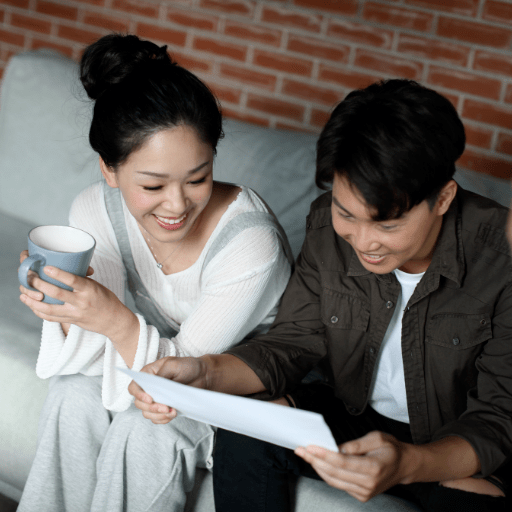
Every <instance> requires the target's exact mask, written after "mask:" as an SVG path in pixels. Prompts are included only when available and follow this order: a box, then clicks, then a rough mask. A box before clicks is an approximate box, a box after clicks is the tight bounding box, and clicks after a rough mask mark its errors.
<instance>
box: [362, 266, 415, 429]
mask: <svg viewBox="0 0 512 512" xmlns="http://www.w3.org/2000/svg"><path fill="white" fill-rule="evenodd" d="M394 274H395V276H396V278H397V279H398V282H399V283H400V285H401V287H402V290H401V292H400V294H399V296H398V303H397V305H396V308H395V312H394V314H393V317H392V318H391V322H390V323H389V325H388V329H387V331H386V335H385V336H384V340H383V341H382V345H381V347H380V350H379V354H378V356H377V362H376V365H375V370H374V372H373V380H372V386H371V388H370V399H369V402H368V403H369V404H370V406H371V407H372V408H373V409H375V410H376V411H377V412H378V413H379V414H382V415H383V416H386V417H387V418H392V419H394V420H396V421H401V422H403V423H409V412H408V410H407V394H406V390H405V378H404V363H403V359H402V318H403V316H404V309H405V308H406V307H407V303H408V302H409V299H410V298H411V296H412V294H413V293H414V290H415V288H416V285H417V284H418V283H419V282H420V281H421V278H422V277H423V275H424V274H425V272H422V273H421V274H408V273H406V272H402V271H401V270H398V269H396V270H395V271H394Z"/></svg>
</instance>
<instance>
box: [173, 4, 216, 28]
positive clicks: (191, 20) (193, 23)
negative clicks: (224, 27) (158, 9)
mask: <svg viewBox="0 0 512 512" xmlns="http://www.w3.org/2000/svg"><path fill="white" fill-rule="evenodd" d="M167 19H168V20H169V21H170V22H172V23H176V24H177V25H183V26H185V27H190V28H198V29H199V30H212V31H215V30H217V27H218V25H219V18H217V17H216V16H202V15H199V14H195V13H190V12H187V11H183V10H177V9H174V10H171V11H168V12H167Z"/></svg>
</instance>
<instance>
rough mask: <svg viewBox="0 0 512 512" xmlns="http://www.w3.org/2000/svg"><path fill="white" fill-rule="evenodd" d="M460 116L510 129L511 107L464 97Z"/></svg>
mask: <svg viewBox="0 0 512 512" xmlns="http://www.w3.org/2000/svg"><path fill="white" fill-rule="evenodd" d="M462 116H463V117H465V118H468V119H472V120H473V121H480V122H481V123H487V124H490V125H494V126H501V127H502V128H506V129H510V127H511V126H512V108H510V107H502V106H500V105H495V104H490V103H483V102H481V101H477V100H472V99H465V100H464V105H463V108H462Z"/></svg>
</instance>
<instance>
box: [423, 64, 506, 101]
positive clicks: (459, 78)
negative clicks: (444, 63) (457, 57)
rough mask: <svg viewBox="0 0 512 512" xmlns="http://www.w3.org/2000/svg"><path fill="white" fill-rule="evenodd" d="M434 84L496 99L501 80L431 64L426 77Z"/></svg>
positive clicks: (498, 95)
mask: <svg viewBox="0 0 512 512" xmlns="http://www.w3.org/2000/svg"><path fill="white" fill-rule="evenodd" d="M427 81H428V83H429V84H432V85H434V86H441V87H446V88H447V89H455V90H456V91H461V92H465V93H469V94H474V95H475V96H482V97H484V98H490V99H494V100H497V99H499V97H500V90H501V81H500V80H495V79H493V78H487V77H485V76H481V75H476V74H473V73H467V72H465V71H459V70H456V69H448V68H441V67H438V66H432V67H431V68H430V72H429V75H428V79H427Z"/></svg>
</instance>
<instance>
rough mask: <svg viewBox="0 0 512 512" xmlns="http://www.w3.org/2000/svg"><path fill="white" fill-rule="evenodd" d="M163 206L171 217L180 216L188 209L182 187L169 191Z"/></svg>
mask: <svg viewBox="0 0 512 512" xmlns="http://www.w3.org/2000/svg"><path fill="white" fill-rule="evenodd" d="M163 206H164V207H165V208H166V209H167V210H168V211H169V213H170V214H171V215H176V216H179V215H180V214H182V213H183V212H184V211H185V209H186V207H187V200H186V197H185V194H184V193H183V189H182V188H181V187H172V188H170V189H169V190H168V191H167V194H166V196H165V201H164V204H163Z"/></svg>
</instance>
